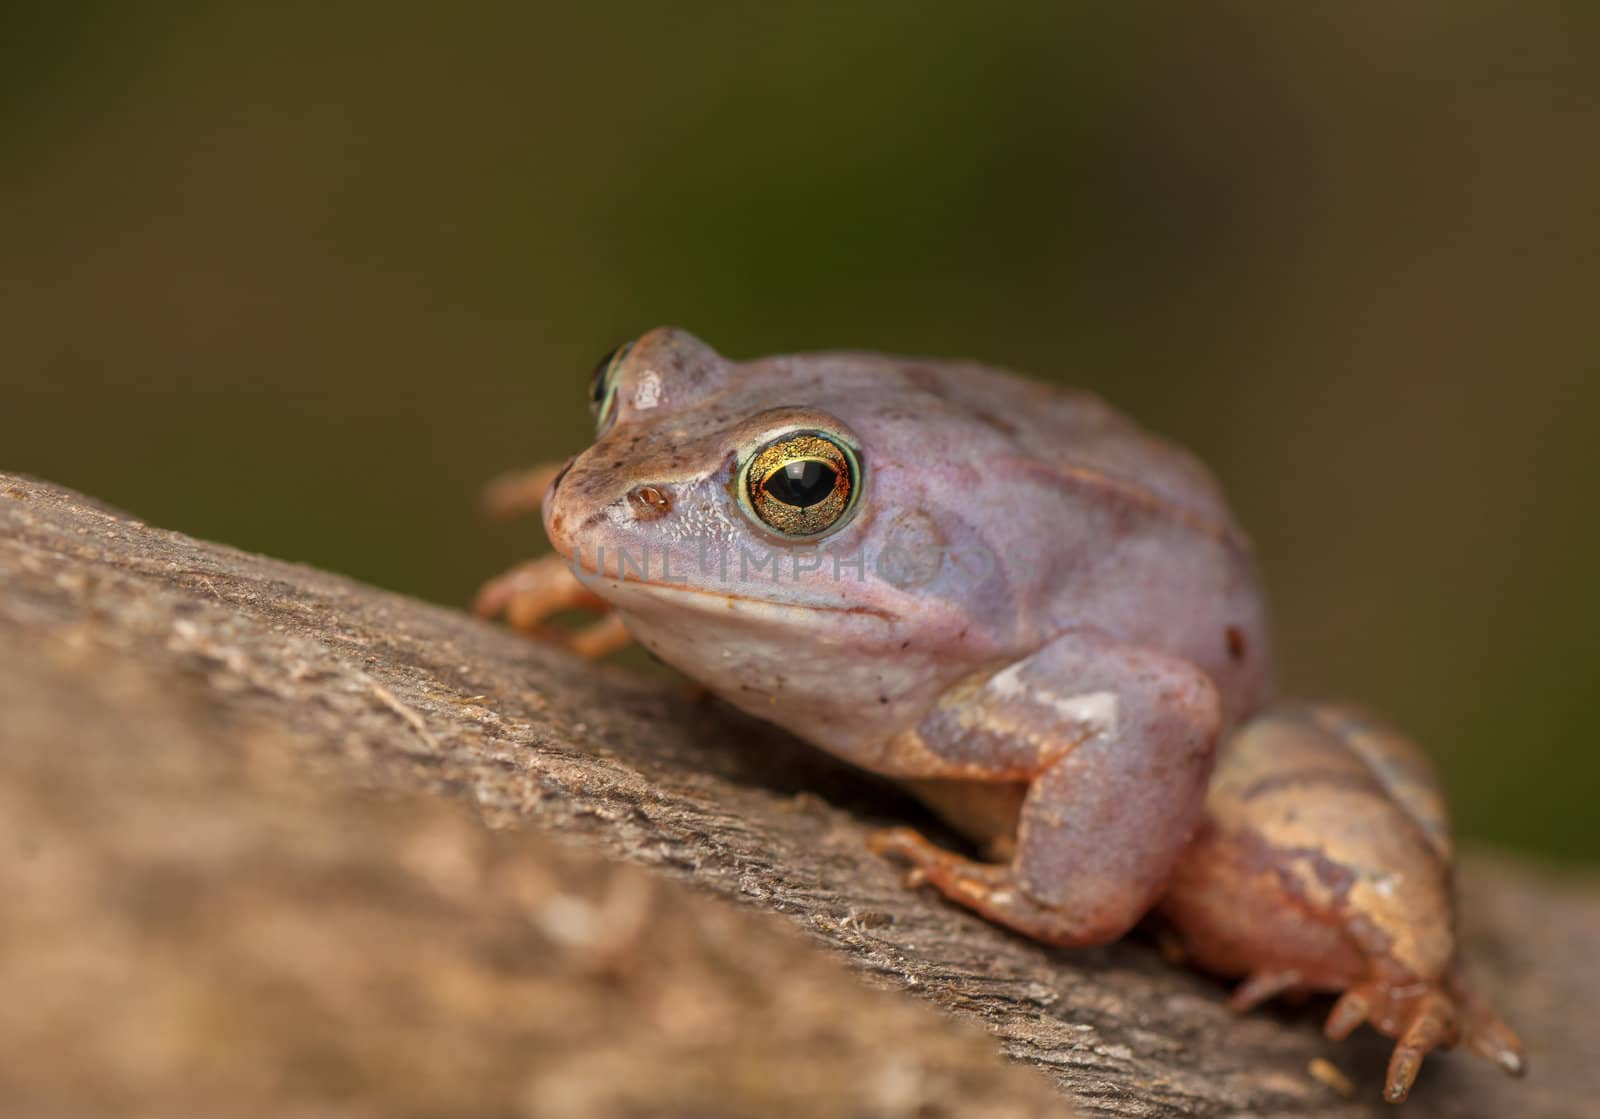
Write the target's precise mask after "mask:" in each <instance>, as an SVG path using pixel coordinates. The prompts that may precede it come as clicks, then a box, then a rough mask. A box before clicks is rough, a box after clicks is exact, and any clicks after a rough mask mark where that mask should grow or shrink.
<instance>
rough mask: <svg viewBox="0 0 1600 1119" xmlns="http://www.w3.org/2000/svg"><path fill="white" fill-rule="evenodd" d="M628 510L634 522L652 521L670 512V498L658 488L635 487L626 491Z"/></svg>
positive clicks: (664, 491)
mask: <svg viewBox="0 0 1600 1119" xmlns="http://www.w3.org/2000/svg"><path fill="white" fill-rule="evenodd" d="M628 508H629V509H630V510H631V511H632V512H633V519H634V520H636V521H654V520H658V519H660V518H661V517H665V516H666V515H667V514H668V513H670V512H672V498H671V497H670V496H669V495H668V494H667V491H666V490H663V489H661V488H660V487H658V486H635V487H634V488H633V489H631V490H629V491H628Z"/></svg>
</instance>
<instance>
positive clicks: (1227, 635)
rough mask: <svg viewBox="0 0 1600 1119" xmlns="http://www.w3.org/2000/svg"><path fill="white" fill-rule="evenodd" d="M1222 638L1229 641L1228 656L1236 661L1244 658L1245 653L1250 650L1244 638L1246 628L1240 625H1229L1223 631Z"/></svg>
mask: <svg viewBox="0 0 1600 1119" xmlns="http://www.w3.org/2000/svg"><path fill="white" fill-rule="evenodd" d="M1222 639H1223V641H1225V642H1226V643H1227V646H1228V656H1230V657H1232V658H1233V659H1234V660H1236V661H1242V660H1244V655H1245V653H1246V652H1248V651H1249V650H1248V647H1247V646H1246V643H1245V639H1244V630H1242V629H1240V628H1239V627H1238V626H1229V627H1228V628H1227V630H1226V631H1225V632H1224V633H1223V635H1222Z"/></svg>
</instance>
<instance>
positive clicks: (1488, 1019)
mask: <svg viewBox="0 0 1600 1119" xmlns="http://www.w3.org/2000/svg"><path fill="white" fill-rule="evenodd" d="M1449 990H1450V993H1451V995H1452V996H1453V997H1454V998H1455V1001H1456V1006H1457V1007H1459V1008H1460V1012H1461V1033H1462V1036H1463V1044H1464V1045H1465V1046H1466V1047H1467V1049H1468V1050H1469V1051H1471V1052H1472V1053H1475V1054H1477V1055H1478V1056H1479V1057H1482V1058H1483V1059H1484V1060H1486V1061H1490V1062H1493V1063H1494V1064H1495V1065H1497V1066H1499V1067H1500V1069H1501V1070H1502V1071H1504V1072H1505V1074H1506V1075H1507V1076H1525V1075H1527V1072H1528V1058H1527V1055H1526V1054H1525V1053H1524V1052H1523V1051H1522V1039H1521V1038H1519V1037H1518V1036H1517V1034H1516V1031H1515V1030H1513V1029H1512V1028H1511V1027H1510V1026H1508V1025H1506V1024H1505V1022H1504V1021H1502V1020H1501V1018H1500V1016H1499V1015H1498V1014H1496V1013H1495V1012H1494V1011H1493V1010H1492V1009H1491V1008H1490V1007H1489V1004H1488V1003H1486V1002H1485V1001H1484V1000H1483V999H1482V997H1480V996H1479V995H1478V993H1477V991H1475V990H1474V989H1473V988H1472V987H1471V985H1470V984H1468V983H1467V981H1466V978H1465V977H1464V976H1463V975H1462V973H1461V970H1460V969H1459V968H1457V969H1456V970H1455V971H1454V972H1453V973H1452V974H1451V976H1450V979H1449Z"/></svg>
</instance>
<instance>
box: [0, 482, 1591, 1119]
mask: <svg viewBox="0 0 1600 1119" xmlns="http://www.w3.org/2000/svg"><path fill="white" fill-rule="evenodd" d="M908 818H909V819H914V820H916V822H918V823H921V824H927V821H926V820H925V819H924V818H923V817H922V815H921V813H920V812H919V810H918V809H917V808H916V807H915V806H913V805H912V804H911V803H910V802H909V801H907V800H906V799H905V798H904V797H902V796H900V795H899V794H898V793H897V792H896V791H894V790H892V789H889V788H886V787H885V786H883V785H881V784H879V783H876V782H873V781H871V780H869V779H867V778H865V777H863V776H861V775H859V774H857V773H855V772H853V771H851V770H848V769H847V768H845V767H843V766H841V765H839V764H836V763H834V762H832V761H831V760H830V759H828V758H826V757H824V756H822V755H820V754H818V753H816V752H815V751H812V750H810V749H808V748H807V747H805V746H803V745H800V744H798V743H796V742H794V741H792V740H791V739H788V738H786V737H785V736H783V735H781V734H780V733H778V732H776V731H774V730H772V729H771V728H767V727H764V726H761V725H759V724H756V723H754V722H753V721H751V720H748V719H746V718H744V717H742V716H740V715H737V714H736V713H733V712H731V711H729V710H728V709H726V708H724V707H722V706H720V705H718V704H714V703H707V702H701V701H696V700H694V699H693V698H691V697H690V696H689V695H688V694H686V691H685V689H683V688H682V687H681V686H680V685H678V684H677V683H675V682H674V681H672V680H670V679H653V678H647V677H645V676H642V675H639V674H635V673H630V672H627V671H624V670H622V669H619V668H616V667H613V666H607V665H591V664H585V663H581V662H578V661H575V660H573V659H571V658H569V657H567V656H565V655H564V654H562V653H559V652H556V651H552V650H549V649H544V648H540V647H536V646H533V645H530V644H529V643H527V642H524V641H522V640H520V639H518V638H516V637H513V636H512V635H510V634H507V633H505V632H503V631H501V630H498V629H495V628H493V627H491V626H487V625H483V624H480V623H478V622H476V621H474V620H472V619H470V618H468V617H466V616H464V615H463V614H461V613H458V612H455V611H451V610H446V609H442V608H439V607H435V606H430V605H427V604H424V603H421V602H416V601H413V600H409V599H405V598H402V597H399V596H396V595H392V594H388V593H385V592H383V591H379V590H375V589H372V588H370V587H365V586H362V585H359V584H357V583H354V582H351V581H349V580H346V579H342V578H339V577H337V576H333V575H329V574H325V573H322V572H319V571H315V570H311V569H308V568H305V567H300V566H296V565H293V564H287V563H281V562H278V561H274V560H269V559H265V558H262V557H258V556H252V555H247V554H243V553H240V552H238V551H235V550H232V549H229V548H225V547H221V546H218V545H213V544H207V543H203V542H200V541H196V540H193V539H190V538H187V537H184V536H181V535H178V534H175V533H170V532H165V531H161V530H159V529H154V528H151V527H148V526H146V525H143V524H141V523H139V522H138V521H137V520H135V519H133V518H130V517H128V516H125V515H123V514H120V513H117V512H115V511H112V510H109V509H106V508H104V507H101V506H99V505H97V504H95V503H93V502H92V501H89V500H87V499H84V498H82V497H80V496H78V495H75V494H72V493H70V492H68V491H65V490H61V489H58V488H56V487H53V486H49V485H46V484H43V483H39V482H36V481H32V480H29V479H26V478H22V477H17V476H11V475H0V896H3V897H4V898H5V903H4V908H3V909H0V989H4V990H5V991H6V992H7V997H6V998H5V999H3V1000H0V1101H4V1102H5V1106H4V1108H3V1109H4V1111H5V1113H6V1114H16V1115H24V1116H32V1115H36V1116H47V1115H76V1114H84V1113H102V1114H126V1115H167V1114H180V1113H181V1114H212V1115H230V1114H275V1115H312V1114H322V1113H326V1112H327V1111H328V1109H330V1108H334V1109H337V1110H338V1111H339V1113H341V1114H415V1115H434V1114H474V1115H508V1116H509V1115H574V1116H633V1115H670V1116H677V1115H683V1116H708V1117H714V1116H729V1117H732V1116H747V1115H749V1116H760V1115H779V1116H781V1115H817V1116H829V1115H841V1116H843V1115H860V1116H884V1117H891V1116H907V1117H910V1116H927V1117H933V1116H944V1115H961V1116H969V1115H970V1116H979V1117H984V1116H994V1117H997V1119H998V1117H1002V1116H1019V1117H1020V1116H1035V1115H1041V1116H1042V1115H1050V1114H1066V1113H1068V1111H1069V1108H1068V1106H1067V1105H1066V1104H1065V1102H1064V1100H1063V1098H1062V1095H1061V1094H1058V1093H1057V1092H1056V1091H1055V1090H1054V1089H1053V1088H1052V1085H1051V1081H1052V1080H1053V1081H1054V1085H1055V1086H1058V1087H1059V1088H1060V1089H1061V1092H1062V1093H1064V1094H1065V1095H1068V1096H1070V1097H1071V1098H1072V1099H1074V1100H1075V1101H1076V1105H1077V1109H1078V1110H1079V1111H1080V1112H1082V1113H1085V1114H1105V1115H1129V1116H1175V1115H1218V1116H1221V1115H1245V1114H1248V1115H1285V1116H1287V1115H1333V1116H1351V1117H1353V1116H1363V1115H1381V1114H1385V1113H1387V1112H1388V1111H1389V1109H1388V1108H1387V1107H1386V1105H1384V1104H1383V1103H1381V1101H1380V1099H1379V1086H1380V1084H1381V1082H1382V1074H1383V1067H1384V1063H1385V1061H1386V1059H1387V1054H1388V1044H1387V1043H1386V1042H1384V1041H1383V1040H1382V1039H1379V1038H1377V1037H1375V1036H1373V1035H1371V1034H1370V1033H1366V1034H1362V1035H1360V1036H1358V1037H1357V1038H1355V1039H1352V1040H1351V1041H1349V1042H1345V1043H1342V1044H1333V1043H1329V1042H1326V1041H1324V1040H1323V1039H1322V1038H1321V1037H1320V1035H1319V1033H1318V1029H1317V1026H1318V1023H1319V1021H1320V1017H1321V1014H1322V1013H1323V1012H1324V1011H1325V1009H1326V1004H1325V1003H1321V1002H1318V1003H1314V1004H1312V1005H1310V1006H1308V1007H1305V1008H1303V1009H1300V1010H1288V1011H1273V1012H1266V1013H1256V1014H1253V1015H1249V1016H1245V1017H1237V1016H1235V1015H1233V1014H1231V1013H1230V1012H1228V1011H1227V1010H1226V1008H1225V1007H1224V1006H1223V1005H1222V997H1223V995H1224V993H1225V992H1224V989H1223V988H1222V987H1221V986H1220V985H1218V984H1216V983H1214V982H1212V981H1210V980H1208V979H1205V978H1204V977H1200V976H1196V975H1193V974H1190V973H1188V972H1186V971H1183V970H1181V969H1178V968H1174V967H1172V966H1170V965H1169V964H1167V963H1166V962H1164V961H1163V960H1162V958H1161V956H1160V953H1159V952H1158V951H1157V950H1156V949H1155V947H1154V946H1153V945H1152V943H1151V942H1150V940H1149V939H1148V938H1141V937H1135V938H1132V939H1131V940H1130V941H1128V942H1125V943H1122V944H1118V945H1115V946H1113V947H1110V948H1105V949H1099V950H1093V951H1078V952H1061V951H1054V950H1050V949H1047V948H1044V947H1042V946H1039V945H1036V944H1032V943H1029V942H1027V941H1024V940H1021V939H1019V938H1016V937H1013V936H1010V935H1008V934H1006V933H1004V932H1001V931H1000V930H998V929H995V928H993V927H991V926H989V925H987V924H986V923H984V922H983V921H981V920H979V919H977V918H975V917H973V916H971V915H969V914H967V913H964V912H962V911H959V910H956V909H954V908H951V907H950V906H948V905H946V904H944V903H943V902H941V901H939V900H938V899H936V898H934V897H933V896H931V895H930V894H928V893H927V892H919V891H907V890H905V889H902V887H901V882H900V872H899V871H898V870H897V869H896V868H895V867H892V866H889V865H887V864H885V863H884V862H882V861H880V860H878V859H876V858H874V857H873V856H871V855H870V854H868V853H867V851H866V850H865V848H864V846H863V839H864V836H865V834H866V833H867V832H868V831H869V830H870V829H871V828H872V827H875V826H880V825H882V824H885V823H890V822H899V821H904V820H906V819H908ZM484 825H487V826H484ZM552 836H553V837H555V839H554V840H552V839H551V838H550V837H552ZM624 864H632V865H624ZM1461 891H1462V894H1463V908H1464V922H1465V942H1466V944H1467V951H1468V953H1469V959H1470V960H1471V961H1472V964H1473V968H1474V974H1475V975H1476V977H1477V978H1478V980H1479V981H1480V983H1481V985H1482V987H1483V988H1484V990H1485V992H1486V993H1487V994H1488V995H1489V996H1490V997H1491V998H1492V999H1493V1000H1494V1002H1495V1004H1496V1005H1497V1006H1498V1007H1499V1008H1500V1009H1501V1010H1502V1011H1503V1013H1504V1014H1505V1015H1506V1017H1507V1018H1508V1019H1509V1020H1510V1021H1511V1022H1512V1023H1513V1024H1514V1025H1515V1026H1517V1027H1518V1028H1519V1029H1520V1030H1521V1031H1522V1034H1523V1037H1524V1040H1525V1041H1526V1042H1527V1044H1528V1050H1529V1055H1530V1058H1531V1063H1532V1070H1533V1071H1532V1074H1531V1076H1530V1078H1529V1079H1528V1080H1526V1081H1524V1082H1521V1083H1516V1082H1512V1081H1508V1080H1505V1079H1504V1078H1502V1077H1501V1075H1500V1074H1499V1073H1498V1072H1496V1071H1495V1070H1493V1069H1491V1068H1489V1067H1487V1066H1484V1065H1482V1064H1480V1063H1479V1062H1476V1061H1474V1060H1472V1059H1470V1058H1468V1057H1466V1056H1464V1055H1448V1056H1442V1057H1434V1058H1431V1059H1430V1060H1429V1062H1428V1064H1427V1066H1426V1067H1425V1069H1424V1071H1423V1074H1422V1078H1421V1080H1420V1082H1419V1083H1418V1086H1417V1088H1416V1090H1415V1092H1414V1094H1413V1097H1412V1101H1411V1102H1410V1103H1408V1104H1407V1105H1406V1106H1405V1110H1406V1112H1407V1113H1408V1114H1410V1115H1415V1116H1480V1115H1481V1116H1504V1115H1523V1114H1525V1115H1542V1116H1567V1115H1570V1116H1579V1115H1586V1114H1594V1113H1595V1106H1596V1105H1595V1101H1596V1100H1600V1067H1597V1065H1596V1063H1595V1061H1594V1060H1593V1055H1594V1053H1596V1052H1597V1051H1600V1031H1597V1030H1596V1028H1595V1026H1594V1024H1593V1022H1592V1020H1591V1017H1590V1016H1591V1014H1592V1013H1593V1010H1594V1008H1595V1007H1596V1006H1600V968H1597V967H1596V963H1595V961H1596V959H1597V958H1600V884H1597V883H1596V882H1595V881H1594V880H1592V879H1588V878H1582V877H1577V876H1570V875H1568V876H1563V875H1559V874H1557V873H1555V872H1553V871H1550V870H1547V869H1542V868H1539V867H1535V866H1532V865H1528V864H1525V863H1520V862H1516V861H1513V860H1511V859H1508V858H1505V857H1503V856H1494V855H1489V854H1485V853H1475V854H1470V855H1469V856H1468V857H1467V858H1466V860H1465V862H1464V865H1463V867H1462V870H1461ZM728 902H737V903H740V905H739V906H737V907H736V906H731V905H729V904H727V903H728ZM751 911H763V912H751ZM785 926H788V927H785ZM796 929H798V930H800V931H801V932H802V933H803V934H804V935H796V933H795V930H796ZM808 939H809V940H810V941H811V942H812V943H809V944H808V943H806V941H807V940H808ZM825 948H826V949H831V952H830V951H827V950H825ZM830 957H831V958H830ZM840 960H842V961H843V962H844V963H845V964H847V965H849V967H850V968H851V969H853V971H854V972H855V973H856V974H855V975H854V976H852V975H849V974H847V973H846V972H845V971H844V970H843V969H841V968H840V967H839V965H838V961H840ZM874 987H876V988H879V990H872V989H871V988H874ZM884 989H889V991H893V992H909V993H910V994H912V995H915V996H918V997H919V998H920V999H921V1000H924V1002H923V1003H919V1002H918V1001H917V1000H916V999H912V998H907V997H905V996H904V995H903V994H897V993H889V991H886V990H884ZM925 1003H932V1004H934V1006H936V1007H938V1008H939V1009H940V1010H942V1011H943V1012H944V1013H943V1014H941V1013H939V1012H937V1011H935V1010H934V1009H932V1008H930V1007H929V1006H927V1005H925ZM974 1026H977V1027H981V1030H980V1029H974V1028H973V1027H974ZM984 1032H986V1033H987V1035H988V1036H987V1037H985V1036H984ZM997 1053H1004V1054H1006V1055H1008V1056H1010V1057H1012V1058H1014V1059H1015V1061H1016V1062H1017V1063H1016V1064H1007V1063H1005V1062H1003V1061H1001V1060H999V1059H998V1058H997V1056H996V1054H997ZM1019 1065H1020V1066H1033V1068H1032V1069H1029V1068H1026V1067H1019ZM1330 1066H1331V1069H1332V1070H1334V1071H1332V1072H1330V1071H1329V1067H1330ZM1035 1070H1042V1072H1043V1073H1044V1074H1045V1075H1043V1076H1041V1075H1040V1074H1039V1071H1035ZM1341 1075H1342V1076H1343V1077H1347V1078H1348V1079H1349V1080H1350V1081H1351V1082H1352V1083H1353V1087H1354V1095H1353V1096H1350V1097H1347V1096H1345V1095H1344V1094H1342V1093H1341V1091H1340V1090H1339V1088H1338V1086H1337V1082H1338V1080H1339V1078H1340V1076H1341Z"/></svg>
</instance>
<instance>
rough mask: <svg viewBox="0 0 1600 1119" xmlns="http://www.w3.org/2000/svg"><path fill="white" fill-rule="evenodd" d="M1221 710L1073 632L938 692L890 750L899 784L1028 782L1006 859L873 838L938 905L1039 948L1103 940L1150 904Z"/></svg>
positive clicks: (1094, 637)
mask: <svg viewBox="0 0 1600 1119" xmlns="http://www.w3.org/2000/svg"><path fill="white" fill-rule="evenodd" d="M1221 722H1222V713H1221V704H1220V701H1219V699H1218V696H1217V692H1216V689H1215V687H1213V685H1212V683H1211V681H1210V679H1209V678H1208V677H1207V676H1206V675H1205V674H1204V673H1203V672H1201V671H1200V670H1199V669H1198V668H1196V667H1195V666H1194V665H1192V664H1189V663H1188V662H1186V661H1182V660H1178V659H1176V658H1173V657H1169V656H1165V655H1163V654H1161V653H1157V652H1153V651H1150V650H1146V649H1140V648H1135V647H1132V646H1129V645H1125V644H1122V643H1120V642H1117V641H1115V640H1113V639H1112V638H1110V637H1108V636H1107V635H1105V634H1103V633H1100V632H1098V631H1092V630H1074V631H1070V632H1068V633H1066V634H1063V635H1061V636H1059V637H1057V638H1056V639H1054V640H1053V641H1051V642H1050V644H1048V645H1046V646H1045V647H1044V648H1042V649H1040V650H1039V651H1038V652H1037V653H1034V654H1033V655H1032V656H1029V657H1027V658H1025V659H1023V660H1021V661H1018V662H1016V663H1014V664H1011V665H1007V666H1005V667H1003V668H1001V669H999V670H997V671H991V672H986V673H981V674H979V675H977V676H974V677H971V678H969V679H967V680H965V681H962V682H961V683H960V684H958V685H956V686H955V687H954V688H952V689H951V690H950V691H948V692H947V693H946V694H945V695H944V696H942V697H941V698H940V700H939V701H938V703H937V704H936V705H935V706H934V708H933V710H931V711H929V712H928V713H927V714H926V715H925V716H924V717H923V719H922V720H921V721H920V722H919V723H918V725H917V726H916V727H915V729H913V730H911V731H907V732H905V733H904V734H902V735H900V736H899V737H898V738H897V739H895V741H894V742H893V743H892V745H891V750H890V754H891V756H890V758H889V759H888V763H887V764H888V767H889V768H894V769H897V770H900V771H902V772H903V773H904V774H905V775H906V776H918V777H922V776H928V777H939V778H946V779H948V778H965V779H968V780H972V781H979V782H993V781H1013V782H1015V781H1026V782H1027V783H1028V789H1027V794H1026V796H1025V797H1024V798H1023V801H1022V807H1021V811H1020V813H1019V816H1018V822H1017V834H1016V846H1015V852H1016V853H1015V855H1014V856H1013V857H1012V859H1011V861H1010V862H1009V863H1003V864H996V863H980V862H976V861H973V860H970V859H966V858H963V857H961V856H959V855H956V854H954V853H952V852H949V851H945V850H943V849H941V848H939V847H936V846H935V845H933V844H932V843H930V842H928V840H926V839H925V838H923V837H922V836H921V835H919V834H918V833H916V832H915V831H912V830H911V829H909V828H896V829H893V830H891V831H888V832H884V833H880V834H879V835H878V836H876V837H874V841H873V846H874V849H875V850H878V851H880V852H884V853H891V854H894V855H897V856H899V857H901V858H904V859H906V860H908V861H909V862H911V863H912V864H913V866H915V867H916V869H917V876H918V877H919V878H920V879H922V880H924V881H927V882H929V883H931V884H933V885H934V886H936V887H938V888H939V890H941V891H942V892H943V893H944V894H945V896H946V897H948V898H950V899H951V900H953V901H957V902H959V903H961V904H962V905H965V906H968V907H970V908H972V909H975V910H977V911H978V912H979V913H981V914H983V915H984V916H986V917H988V918H989V919H991V920H993V921H995V922H997V923H999V924H1002V925H1006V926H1008V927H1010V928H1013V929H1015V930H1017V931H1018V932H1021V933H1025V934H1027V935H1028V936H1031V937H1034V938H1036V939H1039V940H1043V941H1048V942H1050V943H1053V944H1062V945H1086V944H1102V943H1105V942H1107V941H1111V940H1115V939H1116V938H1117V937H1119V936H1121V935H1122V934H1123V933H1124V932H1126V931H1127V930H1128V929H1129V928H1131V927H1132V926H1133V925H1134V923H1135V922H1137V921H1138V920H1139V918H1140V917H1141V916H1143V915H1144V913H1145V912H1146V911H1147V910H1148V909H1149V908H1150V907H1151V906H1152V905H1153V904H1154V903H1155V901H1156V899H1157V897H1158V896H1159V895H1160V893H1161V891H1162V889H1163V888H1164V887H1165V885H1166V882H1167V879H1168V877H1169V876H1170V874H1171V873H1172V870H1173V867H1174V865H1175V864H1176V863H1177V860H1178V857H1179V855H1180V854H1181V853H1182V851H1183V848H1184V846H1185V844H1186V843H1187V842H1188V840H1189V837H1190V834H1191V833H1192V831H1193V830H1194V828H1195V827H1196V825H1197V824H1198V822H1199V820H1200V813H1201V806H1202V803H1203V801H1204V797H1205V789H1206V781H1207V778H1208V777H1209V775H1210V772H1211V759H1212V751H1213V748H1214V746H1215V743H1216V739H1217V734H1218V731H1219V729H1220V727H1221Z"/></svg>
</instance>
